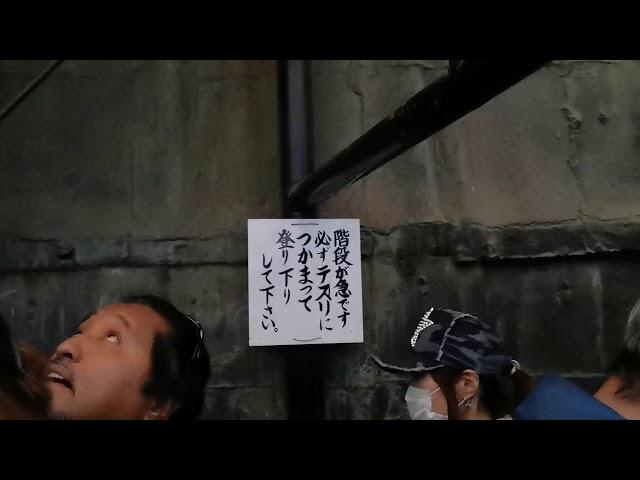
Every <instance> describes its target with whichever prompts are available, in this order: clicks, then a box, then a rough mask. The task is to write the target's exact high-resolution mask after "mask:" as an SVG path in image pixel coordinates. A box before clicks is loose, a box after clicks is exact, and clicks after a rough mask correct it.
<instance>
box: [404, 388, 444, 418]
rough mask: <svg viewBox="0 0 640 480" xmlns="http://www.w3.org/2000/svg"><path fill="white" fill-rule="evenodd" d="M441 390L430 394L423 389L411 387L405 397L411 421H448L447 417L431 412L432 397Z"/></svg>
mask: <svg viewBox="0 0 640 480" xmlns="http://www.w3.org/2000/svg"><path fill="white" fill-rule="evenodd" d="M438 390H440V388H437V389H436V390H435V391H433V392H430V391H429V390H425V389H423V388H416V387H413V386H411V387H409V388H408V389H407V393H406V394H405V396H404V401H405V402H406V403H407V409H408V410H409V416H410V417H411V420H448V417H447V416H446V415H440V414H439V413H435V412H433V411H431V396H432V395H433V394H434V393H436V392H437V391H438Z"/></svg>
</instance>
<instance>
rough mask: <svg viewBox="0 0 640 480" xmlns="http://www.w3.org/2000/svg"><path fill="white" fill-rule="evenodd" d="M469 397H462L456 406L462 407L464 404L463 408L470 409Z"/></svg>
mask: <svg viewBox="0 0 640 480" xmlns="http://www.w3.org/2000/svg"><path fill="white" fill-rule="evenodd" d="M470 400H471V397H464V398H463V399H462V401H461V402H460V403H459V404H458V406H460V405H462V404H463V403H464V408H467V409H469V408H471V401H470Z"/></svg>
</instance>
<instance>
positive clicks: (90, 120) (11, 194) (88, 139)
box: [0, 61, 280, 239]
mask: <svg viewBox="0 0 640 480" xmlns="http://www.w3.org/2000/svg"><path fill="white" fill-rule="evenodd" d="M33 63H34V62H17V61H14V62H3V63H2V65H0V72H1V73H2V75H0V91H1V92H2V93H3V95H4V97H3V98H6V99H7V100H8V99H9V98H12V97H13V95H14V94H15V93H16V92H18V91H20V89H21V88H24V86H25V83H26V82H28V81H29V80H30V79H31V78H33V75H34V73H35V72H38V71H39V69H40V68H41V67H42V62H35V63H36V65H34V64H33ZM276 91H277V78H276V69H275V63H274V62H269V61H263V62H259V61H258V62H250V61H247V62H216V61H209V62H207V61H199V62H190V61H149V62H140V61H124V62H116V61H113V62H100V61H93V62H88V63H87V62H84V61H77V62H74V61H68V62H65V63H64V64H63V65H62V66H61V67H60V69H59V70H58V71H56V72H54V74H53V75H52V76H51V77H50V78H49V79H48V80H47V81H46V82H45V83H43V84H42V86H41V88H39V89H38V90H37V91H36V92H35V93H34V94H33V95H32V96H31V97H30V98H28V99H27V101H25V102H24V103H23V104H21V105H20V107H19V108H18V109H16V110H15V112H14V113H13V114H12V115H11V116H10V117H8V118H7V119H6V120H5V121H4V122H3V123H2V133H1V135H0V167H1V169H2V172H3V175H2V176H0V192H1V193H0V232H6V233H10V234H13V235H19V236H22V237H27V238H43V237H44V238H64V239H93V238H117V237H123V236H131V237H134V238H143V239H149V238H167V237H168V238H171V237H185V236H189V237H199V236H212V235H217V234H220V233H222V232H224V231H225V230H228V229H234V230H235V229H238V228H241V227H242V226H243V225H244V224H245V222H246V218H247V217H250V216H251V217H273V216H278V215H279V212H280V194H279V192H280V169H279V167H278V165H279V157H278V156H279V150H278V108H277V96H276ZM7 92H11V93H10V94H8V93H7ZM249 170H250V171H251V175H249V174H248V172H249Z"/></svg>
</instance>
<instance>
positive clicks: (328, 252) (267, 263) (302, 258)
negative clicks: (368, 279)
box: [248, 219, 363, 346]
mask: <svg viewBox="0 0 640 480" xmlns="http://www.w3.org/2000/svg"><path fill="white" fill-rule="evenodd" d="M248 234H249V345H251V346H262V345H299V344H312V343H361V342H362V341H363V334H362V270H361V262H360V220H358V219H331V220H326V219H318V220H309V219H304V220H301V219H276V220H271V219H269V220H262V219H260V220H249V221H248Z"/></svg>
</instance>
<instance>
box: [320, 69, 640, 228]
mask: <svg viewBox="0 0 640 480" xmlns="http://www.w3.org/2000/svg"><path fill="white" fill-rule="evenodd" d="M314 63H319V64H320V65H318V66H315V68H314V70H313V71H314V77H313V80H314V85H319V86H318V88H317V89H314V105H315V111H316V112H317V113H316V116H315V117H314V133H315V149H314V154H315V156H314V160H315V162H316V164H317V165H320V164H322V163H324V162H326V161H328V160H329V159H330V158H331V157H332V156H333V155H335V154H336V153H337V152H338V151H340V150H341V149H342V148H344V147H345V146H347V145H348V144H350V143H351V142H352V141H353V140H355V139H356V138H357V136H359V135H360V134H361V133H363V132H364V131H365V130H366V129H367V128H369V127H370V126H372V125H373V124H375V123H376V122H377V121H380V120H381V119H382V118H384V116H386V115H387V114H389V113H390V112H391V111H393V110H394V109H395V108H397V107H398V106H399V105H400V104H401V103H402V102H403V101H405V100H406V99H407V98H409V97H410V96H411V95H413V94H414V93H415V92H417V91H418V90H419V89H420V88H423V87H424V86H426V85H427V84H428V83H430V81H431V80H432V78H433V77H434V76H437V75H439V74H442V69H424V68H422V67H420V66H417V65H415V64H412V63H408V64H406V65H394V66H391V65H390V64H389V62H369V63H366V62H365V63H362V62H356V61H353V62H351V63H348V64H346V65H345V64H344V63H342V64H341V65H340V68H335V67H336V66H335V65H334V64H333V62H329V64H325V63H324V62H314ZM354 72H355V73H354ZM638 75H640V63H638V62H635V61H624V62H613V63H608V62H607V63H603V62H573V61H567V62H556V63H554V64H551V65H550V66H548V67H545V68H543V69H541V70H540V71H538V72H536V73H535V74H533V75H532V76H530V77H529V78H527V79H525V80H524V81H522V82H521V83H519V84H518V85H516V86H514V87H512V88H511V89H509V90H508V91H506V92H504V93H503V94H502V95H500V96H498V97H496V98H495V99H493V100H491V101H490V102H488V103H487V104H486V105H484V106H482V107H481V108H479V109H478V110H476V111H474V112H472V113H470V114H468V115H467V116H465V117H464V118H463V119H461V120H459V121H458V122H455V123H454V124H453V125H451V126H449V127H447V128H446V129H444V130H443V131H441V132H440V133H438V134H436V135H434V136H433V137H432V138H431V139H429V140H427V141H425V142H423V143H422V144H420V145H418V146H416V147H415V148H414V149H412V150H410V151H408V152H406V153H405V154H403V155H402V156H401V157H399V158H397V159H396V160H394V161H392V162H391V163H390V164H388V165H386V166H384V167H382V168H381V169H379V170H378V171H376V172H374V173H372V174H371V175H370V176H368V177H367V178H366V179H365V180H362V181H360V182H358V183H357V184H356V185H354V186H352V187H350V188H349V189H347V190H345V191H343V192H341V193H339V194H338V195H337V196H336V197H335V198H334V199H332V200H330V201H328V202H326V204H325V205H323V206H322V207H321V211H322V213H323V214H326V215H327V216H335V217H341V216H354V217H358V218H361V220H362V223H363V224H364V225H367V226H369V227H373V228H379V229H388V228H392V227H395V226H399V225H403V224H407V223H415V222H433V221H445V222H470V223H477V224H481V225H486V226H504V225H509V224H520V223H524V224H527V223H531V222H558V221H568V220H574V219H578V218H581V217H584V216H588V217H593V218H594V219H596V220H597V219H600V220H608V219H621V218H626V217H629V216H634V215H637V211H638V207H639V206H640V193H638V192H640V189H639V188H637V187H638V180H637V179H638V175H637V172H636V170H637V169H638V168H639V167H637V166H635V162H633V161H632V160H631V159H632V158H633V155H634V152H635V150H636V147H635V144H634V143H633V142H634V140H633V139H634V138H635V136H636V134H635V128H636V127H635V126H634V125H635V123H636V118H635V115H636V110H637V108H638V102H636V101H635V100H634V99H636V98H637V95H636V89H637V88H638V87H637V81H636V77H637V76H638ZM421 77H422V79H421ZM327 78H330V79H331V80H330V82H331V85H328V84H326V80H325V79H327ZM349 92H351V94H350V93H349ZM349 95H351V97H349ZM345 97H346V98H352V100H353V98H356V99H357V100H359V102H360V105H357V104H356V102H354V101H351V102H350V103H348V104H346V105H343V106H341V108H342V109H343V115H341V116H338V115H332V114H330V113H327V112H332V111H333V110H335V109H336V108H337V107H336V106H335V105H333V102H332V99H334V98H335V99H342V98H345ZM336 103H338V102H336ZM340 103H341V102H340ZM332 109H333V110H332ZM344 110H346V111H344ZM358 125H360V127H359V128H358ZM358 129H359V130H360V132H358V133H356V131H357V130H358ZM326 132H338V135H332V134H327V133H326Z"/></svg>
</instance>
